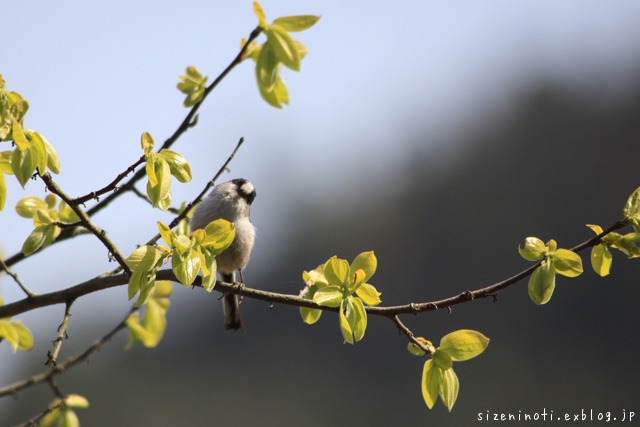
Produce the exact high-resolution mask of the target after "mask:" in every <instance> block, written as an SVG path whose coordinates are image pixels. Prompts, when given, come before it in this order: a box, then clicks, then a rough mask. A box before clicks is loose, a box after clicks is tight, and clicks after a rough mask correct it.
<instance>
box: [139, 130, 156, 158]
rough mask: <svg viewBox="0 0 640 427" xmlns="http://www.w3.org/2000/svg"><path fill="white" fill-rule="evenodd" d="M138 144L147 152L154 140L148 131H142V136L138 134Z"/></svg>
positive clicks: (150, 149) (149, 150)
mask: <svg viewBox="0 0 640 427" xmlns="http://www.w3.org/2000/svg"><path fill="white" fill-rule="evenodd" d="M140 145H141V146H142V151H144V154H149V153H151V151H153V146H154V145H155V141H154V140H153V137H152V136H151V134H150V133H149V132H144V133H143V134H142V136H140Z"/></svg>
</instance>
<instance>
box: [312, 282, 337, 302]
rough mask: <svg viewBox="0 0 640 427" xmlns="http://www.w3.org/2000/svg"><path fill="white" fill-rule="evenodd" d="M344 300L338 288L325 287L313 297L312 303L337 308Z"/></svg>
mask: <svg viewBox="0 0 640 427" xmlns="http://www.w3.org/2000/svg"><path fill="white" fill-rule="evenodd" d="M343 298H344V294H343V291H342V289H341V288H340V287H338V286H325V287H323V288H320V289H318V290H317V291H316V292H315V294H314V295H313V301H314V302H315V303H316V304H318V305H321V306H325V307H339V306H340V304H342V300H343Z"/></svg>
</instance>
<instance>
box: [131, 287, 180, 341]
mask: <svg viewBox="0 0 640 427" xmlns="http://www.w3.org/2000/svg"><path fill="white" fill-rule="evenodd" d="M158 283H160V282H158ZM168 308H169V300H168V299H167V298H152V299H150V300H149V301H148V302H147V304H146V311H145V315H144V318H143V319H142V322H140V313H139V312H135V313H133V314H131V315H130V316H129V317H128V318H127V321H126V324H127V327H128V328H129V342H128V344H127V346H126V349H127V350H128V349H130V348H131V347H132V346H133V345H134V344H135V343H136V342H137V341H140V342H142V344H143V345H144V346H145V347H149V348H152V347H155V346H157V345H158V343H159V342H160V341H161V339H162V336H163V335H164V331H165V329H166V325H167V321H166V313H167V310H168Z"/></svg>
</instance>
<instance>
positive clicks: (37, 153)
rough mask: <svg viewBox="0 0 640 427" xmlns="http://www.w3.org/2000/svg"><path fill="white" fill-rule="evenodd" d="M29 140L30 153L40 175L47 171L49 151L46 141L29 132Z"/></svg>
mask: <svg viewBox="0 0 640 427" xmlns="http://www.w3.org/2000/svg"><path fill="white" fill-rule="evenodd" d="M26 136H27V139H28V140H29V151H31V156H32V157H33V161H34V162H35V163H36V167H37V169H38V172H40V175H43V174H44V173H45V172H46V171H47V149H46V147H45V145H44V141H43V140H42V138H41V137H40V134H38V133H37V132H31V131H27V133H26Z"/></svg>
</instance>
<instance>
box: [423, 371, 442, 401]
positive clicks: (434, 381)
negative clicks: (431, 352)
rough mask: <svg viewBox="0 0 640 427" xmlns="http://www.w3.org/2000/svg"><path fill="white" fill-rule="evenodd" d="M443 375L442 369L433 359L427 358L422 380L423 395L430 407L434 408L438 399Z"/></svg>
mask: <svg viewBox="0 0 640 427" xmlns="http://www.w3.org/2000/svg"><path fill="white" fill-rule="evenodd" d="M442 376H443V375H442V370H441V369H440V368H438V367H437V366H436V365H435V363H433V360H427V361H426V362H425V363H424V367H423V368H422V381H421V386H422V397H423V398H424V402H425V403H426V404H427V407H428V408H429V409H432V408H433V406H434V405H435V404H436V400H438V395H439V394H440V383H441V382H442Z"/></svg>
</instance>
